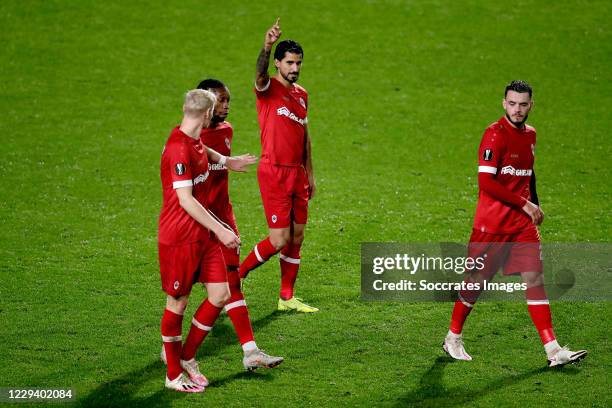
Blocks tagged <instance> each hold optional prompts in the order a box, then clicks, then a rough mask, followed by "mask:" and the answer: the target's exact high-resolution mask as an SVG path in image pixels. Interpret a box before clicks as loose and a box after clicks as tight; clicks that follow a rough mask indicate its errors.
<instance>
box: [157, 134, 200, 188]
mask: <svg viewBox="0 0 612 408" xmlns="http://www.w3.org/2000/svg"><path fill="white" fill-rule="evenodd" d="M164 154H165V155H166V160H167V163H168V170H167V171H169V172H170V178H171V180H172V188H174V189H177V188H182V187H191V186H193V179H192V175H191V165H190V158H189V150H188V146H187V145H185V144H183V143H170V144H168V145H167V146H166V150H165V152H164Z"/></svg>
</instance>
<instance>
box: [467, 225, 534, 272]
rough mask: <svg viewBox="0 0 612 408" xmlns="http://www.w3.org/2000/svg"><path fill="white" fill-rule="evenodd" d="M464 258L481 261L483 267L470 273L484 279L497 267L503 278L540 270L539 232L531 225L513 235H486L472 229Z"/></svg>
mask: <svg viewBox="0 0 612 408" xmlns="http://www.w3.org/2000/svg"><path fill="white" fill-rule="evenodd" d="M468 256H469V257H471V258H474V259H477V258H479V257H482V258H483V259H484V262H483V263H482V264H484V268H481V269H478V268H476V270H474V272H479V274H480V275H481V276H482V277H483V278H484V279H488V278H491V277H493V275H495V274H496V273H497V271H498V270H499V268H501V267H503V268H504V275H513V274H517V273H521V272H542V270H543V268H542V247H541V245H540V232H539V231H538V229H537V228H536V227H535V226H532V227H530V228H527V229H525V230H523V231H520V232H517V233H515V234H488V233H486V232H481V231H479V230H476V229H474V230H472V236H471V237H470V243H469V245H468Z"/></svg>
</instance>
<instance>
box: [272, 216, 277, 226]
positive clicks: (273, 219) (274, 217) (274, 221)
mask: <svg viewBox="0 0 612 408" xmlns="http://www.w3.org/2000/svg"><path fill="white" fill-rule="evenodd" d="M276 221H278V217H277V216H276V214H274V215H272V224H276Z"/></svg>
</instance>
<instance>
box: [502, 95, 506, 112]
mask: <svg viewBox="0 0 612 408" xmlns="http://www.w3.org/2000/svg"><path fill="white" fill-rule="evenodd" d="M502 108H504V110H506V98H504V99H502Z"/></svg>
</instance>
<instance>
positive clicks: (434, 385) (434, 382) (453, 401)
mask: <svg viewBox="0 0 612 408" xmlns="http://www.w3.org/2000/svg"><path fill="white" fill-rule="evenodd" d="M453 363H458V364H465V362H458V361H455V360H453V359H452V358H450V357H447V356H444V357H438V358H437V359H436V361H435V362H434V364H433V365H432V366H431V368H430V369H429V370H427V372H426V373H425V374H423V376H422V377H421V380H420V381H419V386H418V388H417V389H415V390H413V391H411V392H409V393H407V394H406V395H404V396H403V397H401V398H400V399H398V401H397V404H396V406H397V407H415V406H416V407H453V406H458V405H464V404H469V403H471V402H473V401H475V400H477V399H479V398H482V397H483V396H485V395H487V394H488V393H490V392H492V391H499V389H501V388H503V387H507V386H510V385H513V384H516V383H518V382H521V381H524V380H526V379H528V378H530V377H533V376H534V375H537V374H541V373H544V372H547V371H551V369H550V368H548V367H542V368H537V369H534V370H530V371H527V372H525V373H523V374H518V375H509V376H506V377H501V378H498V379H496V380H494V381H491V382H489V383H487V384H486V385H484V386H480V387H478V388H467V387H464V386H457V387H452V388H447V387H446V386H445V385H444V383H443V382H442V377H443V375H444V368H445V367H446V365H447V364H453ZM552 371H560V370H559V369H552ZM578 372H579V371H578V370H577V369H575V368H574V367H564V369H563V373H564V374H570V375H574V374H577V373H578Z"/></svg>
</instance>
